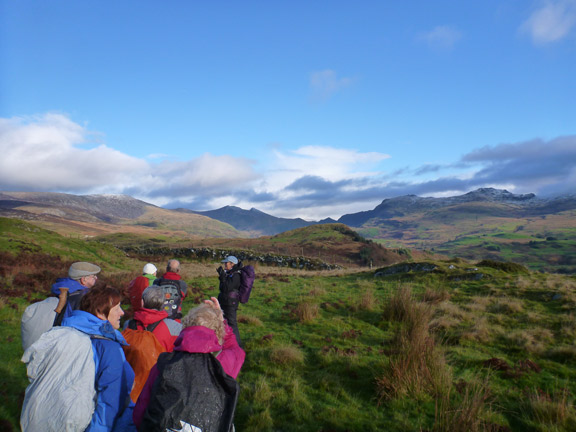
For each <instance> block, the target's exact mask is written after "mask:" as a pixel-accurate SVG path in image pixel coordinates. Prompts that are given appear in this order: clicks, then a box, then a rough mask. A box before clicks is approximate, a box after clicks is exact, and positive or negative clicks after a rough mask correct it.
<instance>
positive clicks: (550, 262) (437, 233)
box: [0, 188, 576, 272]
mask: <svg viewBox="0 0 576 432" xmlns="http://www.w3.org/2000/svg"><path fill="white" fill-rule="evenodd" d="M0 216H2V217H9V218H19V219H25V220H29V221H32V222H33V223H35V224H37V225H40V226H42V227H44V228H47V229H51V230H53V231H56V232H59V233H61V234H66V235H68V234H70V235H84V236H98V235H105V234H113V233H133V234H137V235H146V236H148V238H160V237H163V238H178V239H183V238H187V239H190V240H194V239H207V238H213V239H215V238H220V239H249V238H257V237H262V236H274V235H277V234H279V233H283V232H287V231H292V230H295V229H300V228H305V227H309V226H312V225H316V226H321V225H323V224H329V223H330V224H332V223H335V222H338V223H341V224H345V225H347V226H349V227H351V228H353V229H354V230H355V231H357V232H358V233H359V234H360V235H362V236H363V237H364V238H366V239H371V240H373V241H375V242H378V243H381V244H382V245H384V246H386V247H388V248H410V249H421V250H429V251H434V252H440V253H443V254H449V255H457V256H461V257H465V258H490V259H500V260H502V259H504V260H512V261H523V262H524V261H525V262H530V263H532V264H533V266H534V267H535V268H539V269H544V270H548V269H550V268H562V269H568V270H567V271H569V272H573V271H572V269H573V270H574V272H576V194H573V195H564V196H558V197H553V198H539V197H537V196H536V195H534V194H522V195H518V194H513V193H510V192H508V191H506V190H501V189H493V188H482V189H477V190H474V191H471V192H468V193H466V194H463V195H458V196H452V197H444V198H431V197H418V196H415V195H407V196H400V197H396V198H390V199H385V200H383V201H382V202H381V203H380V204H379V205H378V206H376V207H375V208H374V209H372V210H367V211H361V212H358V213H352V214H346V215H343V216H342V217H340V218H339V219H338V220H337V221H336V220H333V219H324V220H320V221H305V220H303V219H300V218H295V219H289V218H279V217H275V216H272V215H269V214H266V213H264V212H262V211H260V210H257V209H254V208H252V209H250V210H244V209H241V208H239V207H234V206H226V207H223V208H220V209H216V210H210V211H195V210H192V209H183V208H179V209H175V210H168V209H164V208H160V207H157V206H155V205H152V204H149V203H146V202H144V201H141V200H138V199H135V198H132V197H130V196H126V195H86V196H76V195H70V194H63V193H40V192H0ZM263 240H265V239H263ZM538 266H540V267H538Z"/></svg>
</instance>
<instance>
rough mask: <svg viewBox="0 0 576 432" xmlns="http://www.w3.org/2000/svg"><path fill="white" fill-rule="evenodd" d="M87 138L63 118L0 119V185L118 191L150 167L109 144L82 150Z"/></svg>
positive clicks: (41, 188) (67, 189)
mask: <svg viewBox="0 0 576 432" xmlns="http://www.w3.org/2000/svg"><path fill="white" fill-rule="evenodd" d="M89 136H90V133H89V132H88V131H87V130H85V129H84V128H83V127H82V126H80V125H78V124H76V123H74V122H73V121H71V120H70V119H69V118H68V117H66V116H64V115H62V114H53V113H49V114H45V115H43V116H36V117H16V118H11V119H0V152H1V154H2V157H1V158H0V184H1V185H2V187H3V188H4V189H6V188H12V189H14V188H21V189H24V190H28V189H32V190H65V191H77V192H80V191H84V190H90V189H91V188H97V187H99V186H101V185H102V184H103V183H106V184H108V185H109V187H110V192H117V191H118V190H119V188H118V187H117V185H118V184H124V183H125V182H126V181H129V180H130V177H132V175H133V173H135V172H138V171H140V170H143V171H144V170H147V169H148V165H147V164H146V162H144V161H142V160H140V159H137V158H133V157H131V156H128V155H125V154H123V153H121V152H119V151H116V150H114V149H111V148H109V147H107V146H105V145H98V146H96V147H92V148H87V149H85V148H81V147H80V145H81V144H86V142H87V138H88V137H89ZM133 180H137V179H133Z"/></svg>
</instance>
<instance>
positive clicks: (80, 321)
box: [62, 310, 128, 345]
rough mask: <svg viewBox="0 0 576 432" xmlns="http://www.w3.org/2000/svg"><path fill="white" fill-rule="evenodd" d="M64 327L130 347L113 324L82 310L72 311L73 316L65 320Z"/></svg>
mask: <svg viewBox="0 0 576 432" xmlns="http://www.w3.org/2000/svg"><path fill="white" fill-rule="evenodd" d="M62 325H63V326H65V327H73V328H75V329H76V330H79V331H81V332H82V333H86V334H89V335H95V336H102V337H105V338H106V339H111V340H113V341H116V342H118V343H119V344H121V345H128V344H127V343H126V340H125V339H124V336H122V333H120V332H119V331H118V330H116V329H115V328H114V327H112V324H110V322H109V321H108V320H103V319H100V318H98V317H97V316H95V315H92V314H91V313H89V312H84V311H82V310H75V311H72V315H70V316H69V317H66V318H64V320H63V321H62Z"/></svg>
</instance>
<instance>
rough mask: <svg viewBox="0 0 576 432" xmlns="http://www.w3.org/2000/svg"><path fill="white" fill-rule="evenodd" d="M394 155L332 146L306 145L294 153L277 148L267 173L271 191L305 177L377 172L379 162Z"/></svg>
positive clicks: (344, 176)
mask: <svg viewBox="0 0 576 432" xmlns="http://www.w3.org/2000/svg"><path fill="white" fill-rule="evenodd" d="M389 157H390V156H389V155H387V154H384V153H377V152H366V153H361V152H358V151H357V150H350V149H337V148H334V147H329V146H304V147H300V148H298V149H296V150H294V151H291V152H283V151H281V150H279V149H276V150H275V151H274V161H273V162H272V169H271V170H270V172H269V173H268V174H267V176H266V179H267V185H266V186H267V187H268V189H269V190H275V191H277V190H281V189H283V188H284V187H286V186H287V185H289V184H291V183H292V182H294V181H295V180H297V179H299V178H301V177H304V176H309V175H311V176H317V177H322V178H324V179H327V180H329V181H339V180H344V179H352V178H361V177H366V176H371V175H377V174H378V172H374V171H370V170H373V169H374V168H375V167H376V166H377V164H378V163H379V162H380V161H382V160H384V159H388V158H389Z"/></svg>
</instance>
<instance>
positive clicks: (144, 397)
mask: <svg viewBox="0 0 576 432" xmlns="http://www.w3.org/2000/svg"><path fill="white" fill-rule="evenodd" d="M157 377H158V367H156V365H154V366H153V367H152V369H150V373H149V374H148V379H147V380H146V384H144V388H143V389H142V392H141V393H140V396H138V400H137V401H136V406H135V407H134V414H133V419H134V424H135V425H136V427H140V424H141V423H142V419H143V418H144V413H145V412H146V408H148V404H149V403H150V395H151V394H152V386H153V385H154V381H156V378H157Z"/></svg>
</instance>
